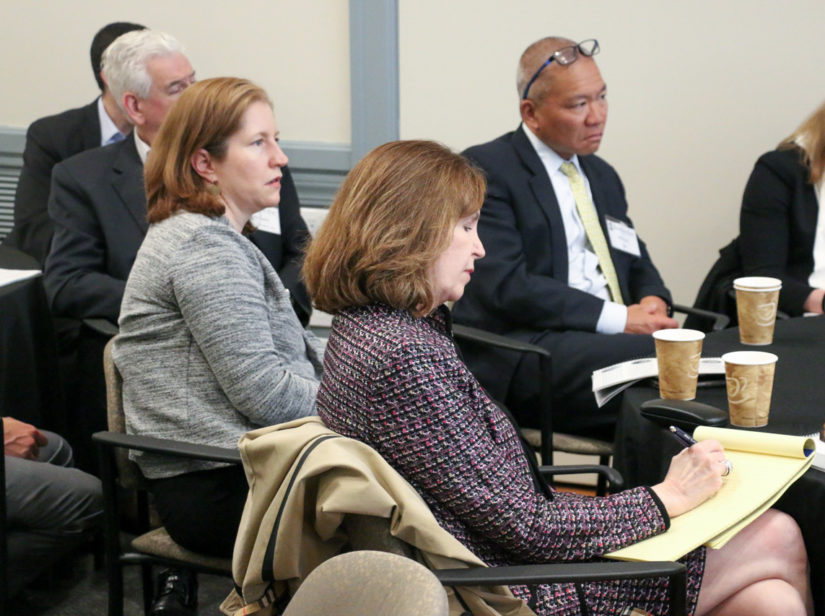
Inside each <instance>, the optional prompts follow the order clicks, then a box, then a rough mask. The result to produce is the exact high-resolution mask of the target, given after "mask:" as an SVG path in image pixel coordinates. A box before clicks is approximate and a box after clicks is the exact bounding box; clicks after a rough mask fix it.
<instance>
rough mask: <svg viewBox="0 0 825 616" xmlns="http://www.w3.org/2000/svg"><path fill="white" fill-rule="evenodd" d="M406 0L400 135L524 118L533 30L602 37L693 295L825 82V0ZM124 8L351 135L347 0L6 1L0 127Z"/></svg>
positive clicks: (483, 135)
mask: <svg viewBox="0 0 825 616" xmlns="http://www.w3.org/2000/svg"><path fill="white" fill-rule="evenodd" d="M398 2H399V37H400V41H399V53H400V84H401V91H400V101H401V137H402V138H413V137H427V138H433V139H438V140H440V141H443V142H445V143H447V144H448V145H450V146H452V147H454V148H456V149H462V148H464V147H467V146H469V145H472V144H475V143H481V142H483V141H487V140H489V139H492V138H494V137H495V136H497V135H499V134H501V133H503V132H505V131H508V130H512V129H514V128H515V127H516V126H517V124H518V113H517V99H518V97H517V95H516V92H515V86H514V73H515V66H516V62H517V60H518V56H519V55H520V53H521V51H522V50H523V48H524V47H525V46H526V45H527V44H529V43H530V42H532V41H533V40H535V39H538V38H540V37H542V36H546V35H549V34H559V35H566V36H569V37H571V38H574V39H583V38H589V37H596V38H598V39H599V41H600V43H601V45H602V53H601V54H600V55H599V56H598V58H597V60H598V63H599V65H600V67H601V70H602V74H603V76H604V78H605V80H606V82H607V84H608V90H609V100H610V118H609V120H608V128H607V133H606V136H605V139H604V142H603V145H602V148H601V151H600V154H601V155H603V156H604V157H605V158H606V159H607V160H608V161H609V162H611V163H612V164H613V165H614V166H615V167H616V168H617V170H618V171H619V173H620V174H621V176H622V178H623V180H624V182H625V187H626V189H627V192H628V199H629V202H630V204H631V215H632V217H633V219H634V222H635V223H636V226H637V228H638V230H639V232H640V235H641V236H642V237H643V238H644V239H645V240H646V241H647V243H648V247H649V249H650V251H651V253H652V254H653V256H654V259H655V261H656V263H657V264H658V265H659V268H660V270H661V271H662V274H663V276H664V277H665V280H666V281H667V283H668V285H669V286H670V287H671V289H672V290H673V291H674V295H675V297H676V298H677V301H680V302H683V303H691V302H692V301H693V298H694V296H695V293H696V290H697V288H698V286H699V283H700V282H701V280H702V278H703V277H704V275H705V273H706V272H707V270H708V268H709V267H710V265H711V264H712V263H713V261H714V260H715V258H716V252H717V250H718V249H719V248H720V247H721V246H723V245H724V244H725V243H727V242H728V241H729V240H730V239H731V238H732V237H733V236H734V235H735V234H736V232H737V217H738V209H739V201H740V198H741V194H742V189H743V187H744V184H745V181H746V179H747V177H748V174H749V172H750V169H751V167H752V166H753V163H754V161H755V160H756V158H757V157H758V155H759V154H760V153H762V152H764V151H766V150H768V149H771V148H772V147H773V146H774V145H775V144H776V143H777V142H778V141H779V140H780V139H781V138H783V137H784V136H785V135H787V134H788V133H789V132H790V131H791V130H792V129H793V128H794V127H795V126H796V125H797V124H798V123H799V122H800V121H801V120H802V119H803V118H804V117H805V116H806V115H807V114H808V113H809V112H810V111H812V110H813V109H814V108H815V107H816V105H818V104H819V102H820V101H821V100H822V99H823V98H825V88H823V85H825V83H824V82H825V79H823V66H825V44H823V42H822V41H823V37H824V36H825V19H824V18H823V14H825V11H823V10H822V9H823V7H822V3H821V2H819V1H817V0H796V1H795V2H788V3H782V4H781V5H780V4H779V3H777V2H776V1H775V0H728V1H726V2H719V1H718V0H694V1H693V2H680V3H676V2H667V1H666V2H662V1H661V0H624V1H622V2H619V1H616V0H613V1H610V0H590V1H589V2H569V1H567V2H558V1H553V0H518V1H517V2H511V3H508V4H504V3H502V2H500V1H496V0H449V1H448V2H444V1H443V0H398ZM114 20H132V21H138V22H141V23H144V24H146V25H148V26H150V27H153V28H158V29H163V30H167V31H169V32H171V33H172V34H174V35H175V36H176V37H178V38H179V39H180V40H181V42H182V43H183V44H184V45H185V46H186V47H187V49H188V54H189V57H190V59H191V61H192V63H193V65H194V66H195V68H196V70H197V72H198V76H199V77H201V78H204V77H209V76H217V75H226V74H236V75H241V76H246V77H249V78H251V79H253V80H255V81H257V82H259V83H260V84H261V85H263V86H264V87H265V88H266V89H267V90H268V91H269V93H270V94H271V96H272V97H273V99H274V101H275V107H276V112H277V116H278V121H279V124H280V128H281V131H282V134H283V138H284V139H285V140H287V141H319V142H327V143H349V141H350V102H349V101H350V89H349V79H350V75H349V32H348V27H349V23H348V2H347V0H301V1H300V2H299V1H297V0H293V1H289V0H234V1H232V2H226V1H225V0H201V1H199V2H192V1H189V2H184V1H181V0H178V1H176V2H170V1H168V0H166V1H161V0H144V1H143V2H142V3H140V4H139V5H138V4H136V3H130V4H128V5H127V4H126V3H122V4H120V5H118V3H115V2H111V1H109V2H104V1H102V0H73V1H72V2H58V1H42V2H31V1H27V0H3V9H2V19H0V57H2V58H3V71H2V76H3V78H4V84H6V87H4V88H3V95H2V96H0V125H2V126H16V127H20V128H24V127H25V126H27V125H28V124H29V123H30V122H31V121H32V120H33V119H35V118H38V117H40V116H43V115H46V114H49V113H54V112H56V111H59V110H61V109H65V108H68V107H70V106H76V105H81V104H84V103H86V102H87V101H89V100H91V99H92V97H93V96H94V95H95V85H94V83H93V81H92V78H91V74H90V69H89V66H88V47H89V43H90V41H91V38H92V36H93V34H94V32H95V31H96V30H97V28H99V27H100V26H101V25H103V24H105V23H107V22H109V21H114ZM55 49H57V50H60V52H59V53H55V52H54V51H53V50H55Z"/></svg>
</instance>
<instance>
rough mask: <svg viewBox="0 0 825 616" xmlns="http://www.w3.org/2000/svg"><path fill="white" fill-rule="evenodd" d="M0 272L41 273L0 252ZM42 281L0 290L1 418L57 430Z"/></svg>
mask: <svg viewBox="0 0 825 616" xmlns="http://www.w3.org/2000/svg"><path fill="white" fill-rule="evenodd" d="M0 268H4V269H40V265H39V264H38V262H37V261H36V260H35V259H33V258H31V257H29V256H28V255H26V254H24V253H22V252H19V251H17V250H14V249H12V248H8V247H4V246H0ZM57 375H58V365H57V351H56V348H55V337H54V329H53V326H52V320H51V316H50V313H49V307H48V302H47V301H46V293H45V291H44V290H43V279H42V276H37V277H35V278H29V279H27V280H22V281H20V282H15V283H12V284H10V285H6V286H2V287H0V415H2V416H7V415H8V416H12V417H15V418H17V419H20V420H22V421H26V422H29V423H32V424H34V425H36V426H37V427H39V428H46V429H51V430H58V431H59V430H60V429H61V428H62V426H61V422H62V417H63V415H64V413H63V396H62V392H61V389H60V383H59V380H58V377H57Z"/></svg>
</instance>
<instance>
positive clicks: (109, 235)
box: [45, 30, 311, 323]
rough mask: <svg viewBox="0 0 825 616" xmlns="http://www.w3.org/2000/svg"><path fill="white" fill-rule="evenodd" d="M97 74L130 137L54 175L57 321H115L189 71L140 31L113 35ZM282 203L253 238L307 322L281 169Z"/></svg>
mask: <svg viewBox="0 0 825 616" xmlns="http://www.w3.org/2000/svg"><path fill="white" fill-rule="evenodd" d="M103 76H104V79H105V81H106V82H107V83H108V85H109V88H110V89H111V91H112V94H113V96H114V97H115V99H116V100H117V102H118V104H119V106H120V107H121V109H122V110H123V112H124V113H125V114H126V115H127V117H128V118H129V121H130V122H131V123H132V124H134V126H135V130H134V132H133V134H132V135H131V136H130V137H129V138H127V139H125V140H124V141H121V142H119V143H115V144H113V145H109V146H106V147H103V148H98V149H95V150H91V151H88V152H83V153H81V154H78V155H76V156H73V157H72V158H70V159H69V160H66V161H64V162H62V163H60V164H58V165H57V166H55V168H54V174H53V175H54V177H53V180H52V191H51V196H50V198H49V216H50V217H51V220H52V223H53V225H54V228H55V234H54V239H53V245H52V250H51V253H50V255H49V258H48V259H47V261H46V271H45V285H46V292H47V294H48V296H49V300H50V303H51V306H52V310H53V311H54V313H55V315H57V316H62V317H72V318H75V319H86V318H104V319H107V320H109V321H111V322H112V323H116V322H117V318H118V315H119V313H120V302H121V299H122V297H123V290H124V288H125V285H126V278H127V277H128V276H129V271H130V270H131V268H132V263H133V262H134V260H135V256H136V254H137V250H138V248H139V247H140V244H141V242H142V241H143V236H144V235H145V234H146V231H147V229H148V223H147V222H146V196H145V194H144V188H143V162H144V161H145V160H146V155H147V154H148V152H149V149H150V147H151V144H152V139H153V138H154V136H155V134H156V133H157V131H158V129H159V128H160V125H161V123H162V122H163V119H164V118H165V117H166V113H167V112H168V111H169V109H170V108H171V106H172V104H173V103H174V102H175V100H177V97H178V96H179V95H180V94H181V92H183V90H184V89H185V88H186V87H187V86H189V85H190V84H191V83H193V82H194V80H195V72H194V70H193V69H192V66H191V65H190V63H189V61H188V60H187V58H186V56H185V55H184V53H183V48H182V47H181V46H180V44H179V43H178V42H177V41H176V40H175V39H174V38H173V37H171V36H169V35H168V34H164V33H161V32H156V31H150V30H142V31H137V32H129V33H127V34H124V35H123V36H122V37H120V38H119V39H118V40H117V41H115V43H113V44H112V45H111V46H110V47H109V48H108V49H107V50H106V51H105V53H104V54H103ZM281 194H282V199H281V204H280V206H279V208H278V210H277V211H275V212H273V213H272V214H274V220H272V218H273V216H269V220H265V221H263V222H262V223H261V226H262V229H261V230H260V231H258V232H256V233H254V234H253V237H252V239H253V241H254V242H255V243H256V244H257V245H258V247H259V248H260V249H261V250H262V252H263V253H264V254H265V255H266V256H267V258H268V259H269V260H270V262H271V263H272V265H273V267H274V268H275V270H276V271H277V272H278V273H279V275H280V276H281V278H282V279H283V282H284V285H285V286H286V287H287V288H288V289H289V290H290V293H291V297H292V298H293V305H294V306H295V309H296V312H297V313H298V315H299V317H301V318H302V320H303V321H304V322H306V321H307V320H308V318H309V313H310V312H311V308H310V304H309V298H308V296H307V294H306V290H305V288H304V286H303V283H302V282H301V281H300V278H299V276H298V271H299V269H300V265H299V264H300V255H301V248H302V246H303V243H304V242H305V241H306V239H307V237H308V235H309V233H308V231H307V227H306V224H305V223H304V221H303V219H302V218H301V216H300V204H299V202H298V194H297V192H296V190H295V185H294V182H293V180H292V176H291V174H290V173H289V170H288V169H287V168H284V176H283V180H282V188H281Z"/></svg>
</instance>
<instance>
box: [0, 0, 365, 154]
mask: <svg viewBox="0 0 825 616" xmlns="http://www.w3.org/2000/svg"><path fill="white" fill-rule="evenodd" d="M348 11H349V4H348V2H347V1H346V0H302V1H301V2H295V1H290V0H232V1H231V2H226V1H223V0H201V1H199V2H193V1H191V0H190V1H180V0H178V1H169V0H166V1H162V0H145V1H144V2H141V3H128V4H127V3H125V2H103V1H102V0H72V1H71V2H68V1H66V2H64V1H58V0H52V1H48V0H42V1H40V0H38V1H34V2H32V1H27V0H3V3H2V9H0V14H2V18H0V57H2V58H3V81H4V83H5V87H4V88H3V96H2V97H0V125H5V126H16V127H21V128H22V127H26V126H28V124H29V123H31V121H32V120H34V119H36V118H38V117H41V116H44V115H48V114H51V113H55V112H57V111H61V110H63V109H67V108H69V107H73V106H79V105H83V104H85V103H87V102H88V101H90V100H92V98H93V97H94V96H95V95H96V91H97V88H96V85H95V83H94V81H93V79H92V75H91V69H90V65H89V55H88V54H89V45H90V43H91V40H92V37H93V36H94V33H95V32H96V31H97V30H98V29H99V28H100V27H101V26H103V25H104V24H106V23H109V22H111V21H135V22H138V23H143V24H145V25H147V26H149V27H151V28H155V29H158V30H165V31H167V32H169V33H171V34H173V35H174V36H175V37H176V38H178V39H179V40H180V41H181V43H182V44H183V45H184V46H185V47H186V50H187V55H188V56H189V59H190V61H191V62H192V64H193V66H194V67H195V69H196V71H197V74H198V77H199V78H201V79H203V78H207V77H217V76H221V75H236V76H241V77H247V78H249V79H252V80H254V81H256V82H257V83H259V84H260V85H262V86H263V87H264V88H266V90H267V91H268V92H269V94H270V96H271V97H272V99H273V101H274V103H275V110H276V115H277V118H278V122H279V125H280V129H281V134H282V138H284V139H286V140H290V141H322V142H329V143H349V141H350V102H349V101H350V89H349V12H348Z"/></svg>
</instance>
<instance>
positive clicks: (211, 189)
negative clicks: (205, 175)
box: [206, 182, 221, 197]
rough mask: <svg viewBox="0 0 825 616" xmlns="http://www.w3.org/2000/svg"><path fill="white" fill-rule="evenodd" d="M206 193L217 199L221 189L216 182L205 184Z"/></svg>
mask: <svg viewBox="0 0 825 616" xmlns="http://www.w3.org/2000/svg"><path fill="white" fill-rule="evenodd" d="M206 192H208V193H209V194H210V195H213V196H215V197H217V196H218V195H220V194H221V187H220V186H218V183H217V182H215V183H214V184H212V183H211V182H207V184H206Z"/></svg>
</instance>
